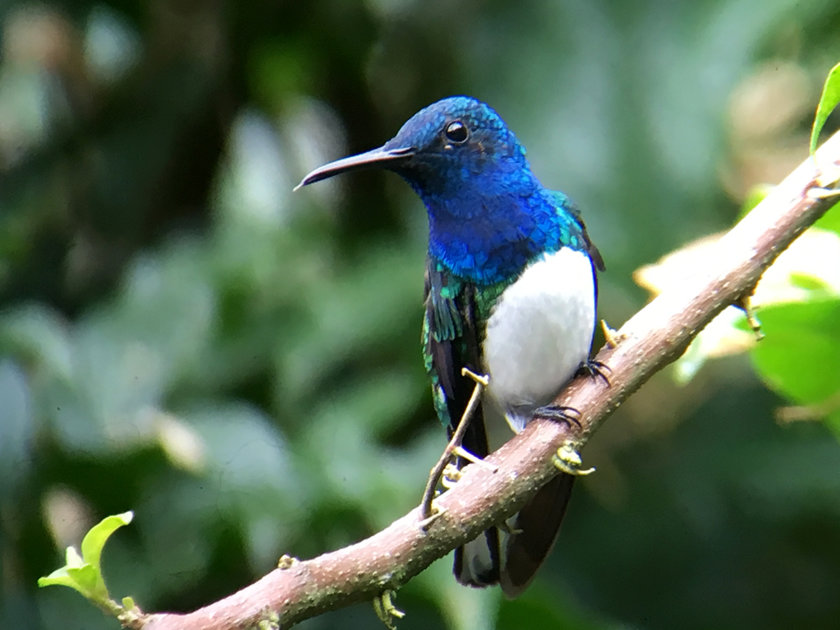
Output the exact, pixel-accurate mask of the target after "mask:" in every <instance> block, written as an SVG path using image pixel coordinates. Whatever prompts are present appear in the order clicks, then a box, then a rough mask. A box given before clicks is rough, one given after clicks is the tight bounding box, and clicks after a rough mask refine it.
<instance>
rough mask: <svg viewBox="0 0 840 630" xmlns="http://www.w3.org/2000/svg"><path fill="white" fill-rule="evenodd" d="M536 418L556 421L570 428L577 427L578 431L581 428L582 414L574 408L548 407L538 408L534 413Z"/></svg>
mask: <svg viewBox="0 0 840 630" xmlns="http://www.w3.org/2000/svg"><path fill="white" fill-rule="evenodd" d="M534 417H535V418H543V419H545V420H554V421H555V422H565V423H566V424H568V425H569V426H571V425H573V424H574V425H575V426H576V427H577V428H578V429H580V428H581V426H580V412H579V411H578V410H577V409H575V408H574V407H563V406H561V405H546V406H544V407H538V408H537V409H536V411H534Z"/></svg>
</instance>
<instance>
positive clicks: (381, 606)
mask: <svg viewBox="0 0 840 630" xmlns="http://www.w3.org/2000/svg"><path fill="white" fill-rule="evenodd" d="M396 595H397V594H396V593H395V592H394V591H391V590H387V591H382V593H380V594H379V596H378V597H376V598H374V600H373V609H374V610H375V611H376V616H377V617H379V620H380V621H381V622H382V623H383V624H385V627H386V628H388V630H396V628H397V626H396V625H395V624H394V619H402V618H403V617H405V613H404V612H403V611H401V610H399V609H398V608H397V607H396V606H394V601H393V600H394V597H396Z"/></svg>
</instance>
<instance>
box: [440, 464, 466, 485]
mask: <svg viewBox="0 0 840 630" xmlns="http://www.w3.org/2000/svg"><path fill="white" fill-rule="evenodd" d="M459 481H461V469H460V468H458V467H457V466H456V465H455V464H447V465H446V466H444V468H443V473H442V474H441V476H440V485H441V486H443V488H444V490H451V489H452V488H454V487H455V484H456V483H458V482H459Z"/></svg>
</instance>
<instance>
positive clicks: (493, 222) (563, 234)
mask: <svg viewBox="0 0 840 630" xmlns="http://www.w3.org/2000/svg"><path fill="white" fill-rule="evenodd" d="M358 168H384V169H388V170H391V171H394V172H396V173H397V174H399V175H401V176H402V177H403V178H404V179H405V180H406V181H407V182H408V183H409V184H410V185H411V187H412V188H413V189H414V191H415V192H416V193H417V194H418V195H419V196H420V198H421V199H422V200H423V203H424V204H425V206H426V209H427V211H428V215H429V252H428V258H427V263H426V286H425V291H426V298H425V306H426V313H425V319H424V323H423V351H424V359H425V363H426V370H427V371H428V373H429V376H430V378H431V382H432V390H433V396H434V403H435V409H436V412H437V415H438V417H439V418H440V420H441V422H442V423H443V424H444V426H445V427H446V428H447V430H448V431H449V433H450V435H451V433H452V431H454V430H455V427H456V426H457V423H458V421H459V420H460V418H461V415H462V413H463V411H464V409H465V407H466V404H467V401H468V399H469V397H470V395H471V394H472V391H473V386H474V383H473V381H471V380H469V379H468V378H466V377H464V376H462V375H461V368H462V367H467V368H469V369H470V370H472V371H473V372H476V373H486V374H487V375H489V385H488V388H487V391H486V394H487V395H485V397H484V399H483V400H482V410H481V411H480V412H479V413H478V414H477V415H476V416H474V417H473V418H472V421H471V422H470V425H469V428H468V430H467V433H466V435H465V437H464V440H463V446H464V447H465V448H466V449H467V450H469V451H471V452H472V453H474V454H475V455H477V456H479V457H484V456H485V455H486V454H487V453H488V451H489V448H488V430H487V429H486V428H485V421H487V422H488V424H489V423H491V422H493V421H496V419H498V420H500V419H501V417H504V418H505V419H506V420H507V422H508V424H509V425H510V427H511V428H512V429H513V430H514V431H517V432H518V431H521V430H522V429H523V428H524V426H525V425H526V424H527V423H528V421H529V420H530V419H531V418H532V417H534V415H535V414H538V413H540V411H541V410H542V409H543V408H544V406H546V405H549V404H550V403H551V402H552V400H553V399H554V397H555V396H556V394H557V393H558V392H559V390H560V389H561V388H562V387H563V385H564V384H566V383H567V382H568V381H569V380H570V379H571V378H572V377H573V376H574V375H575V373H576V371H577V370H578V369H579V367H580V366H581V365H582V364H585V363H586V362H587V361H588V358H589V352H590V349H591V346H592V335H593V330H594V326H595V308H596V302H597V280H596V276H595V268H596V267H598V268H599V269H603V262H602V260H601V256H600V254H599V253H598V250H597V249H596V248H595V246H594V245H593V244H592V243H591V242H590V240H589V237H588V235H587V233H586V228H585V227H584V225H583V222H582V220H581V218H580V215H579V213H578V211H577V209H576V208H575V206H574V205H573V204H572V203H571V201H570V200H569V198H568V197H566V196H565V195H564V194H563V193H560V192H556V191H551V190H548V189H546V188H544V187H543V186H542V184H540V182H539V181H538V180H537V178H536V177H535V176H534V174H533V173H532V172H531V168H530V165H529V164H528V161H527V159H526V158H525V149H524V148H523V147H522V145H521V144H520V143H519V141H518V140H517V139H516V136H514V134H513V132H511V131H510V130H509V129H508V127H507V125H505V123H504V121H502V119H501V118H500V117H499V115H498V114H497V113H496V112H495V111H494V110H493V109H492V108H490V107H489V106H488V105H486V104H484V103H482V102H480V101H478V100H476V99H473V98H470V97H465V96H456V97H451V98H445V99H443V100H440V101H438V102H436V103H434V104H432V105H430V106H428V107H426V108H425V109H422V110H420V111H419V112H417V113H416V114H415V115H414V116H412V117H411V118H410V119H409V120H408V122H406V123H405V124H404V125H403V127H402V129H400V130H399V132H398V133H397V135H396V136H395V137H394V138H392V139H391V140H389V141H388V142H386V143H385V144H384V145H383V146H381V147H380V148H378V149H373V150H371V151H368V152H366V153H361V154H359V155H355V156H351V157H347V158H344V159H341V160H337V161H335V162H331V163H329V164H326V165H324V166H321V167H320V168H317V169H315V170H314V171H312V172H311V173H310V174H309V175H307V176H306V177H305V178H304V179H303V181H301V183H300V186H303V185H306V184H311V183H313V182H317V181H320V180H322V179H326V178H328V177H332V176H333V175H337V174H338V173H343V172H346V171H349V170H353V169H358ZM549 415H551V414H549ZM502 424H503V423H502ZM573 481H574V476H572V475H570V474H566V473H560V474H559V475H558V476H557V477H555V478H553V479H552V480H551V481H550V482H549V483H548V484H547V485H546V486H544V487H543V488H542V489H541V490H540V491H539V492H538V494H537V495H536V496H535V497H534V499H533V500H532V501H531V502H530V503H529V504H528V505H526V506H525V507H524V508H523V509H522V511H521V512H519V514H518V515H517V517H516V518H515V519H513V520H512V522H509V524H508V526H507V527H505V528H504V529H503V530H499V529H497V528H491V529H489V530H487V531H486V532H485V533H484V536H481V537H479V538H477V539H476V540H474V541H472V542H470V543H468V544H467V545H465V546H464V547H462V548H460V549H458V550H456V553H455V568H454V571H455V575H456V577H457V579H458V580H459V581H460V582H462V583H464V584H469V585H472V586H486V585H488V584H495V583H497V582H498V583H501V586H502V588H503V590H504V592H505V593H506V594H507V595H508V596H511V597H514V596H516V595H518V594H519V593H521V592H522V590H524V589H525V587H526V586H527V585H528V584H529V583H530V582H531V580H532V579H533V577H534V575H535V573H536V571H537V569H538V568H539V567H540V565H541V564H542V562H543V561H544V560H545V558H546V556H547V555H548V554H549V552H550V551H551V548H552V547H553V545H554V541H555V540H556V538H557V533H558V531H559V527H560V522H561V520H562V518H563V515H564V513H565V511H566V505H567V504H568V500H569V495H570V493H571V489H572V483H573Z"/></svg>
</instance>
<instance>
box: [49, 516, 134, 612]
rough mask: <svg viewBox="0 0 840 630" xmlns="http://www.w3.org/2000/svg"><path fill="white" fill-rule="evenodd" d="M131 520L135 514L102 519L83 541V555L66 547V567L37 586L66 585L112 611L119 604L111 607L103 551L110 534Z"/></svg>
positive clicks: (57, 570)
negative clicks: (102, 564) (106, 584)
mask: <svg viewBox="0 0 840 630" xmlns="http://www.w3.org/2000/svg"><path fill="white" fill-rule="evenodd" d="M132 518H134V513H133V512H124V513H122V514H116V515H113V516H107V517H105V518H104V519H102V520H101V521H100V522H99V523H97V524H96V525H94V526H93V527H92V528H91V529H90V531H89V532H88V533H87V534H85V537H84V538H83V539H82V545H81V549H82V554H81V555H79V552H78V551H76V549H75V548H74V547H67V553H66V556H65V558H66V559H65V562H66V564H65V565H64V566H63V567H61V568H59V569H56V570H55V571H53V572H52V573H50V574H49V575H47V576H45V577H42V578H38V586H41V587H44V586H54V585H59V586H67V587H69V588H72V589H74V590H76V591H78V592H79V593H81V594H82V595H83V596H84V597H86V598H87V599H89V600H91V601H93V602H95V603H96V604H98V605H100V606H103V607H105V608H107V609H109V610H110V609H113V608H114V606H117V605H116V604H113V606H112V605H111V604H112V602H110V597H109V595H108V589H107V588H106V586H105V578H104V576H103V575H102V567H101V564H100V561H101V559H102V549H103V547H105V543H106V542H107V541H108V539H109V538H110V537H111V534H113V533H114V532H115V531H117V530H118V529H119V528H120V527H122V526H124V525H128V524H129V523H130V522H131V519H132ZM117 607H118V606H117Z"/></svg>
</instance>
